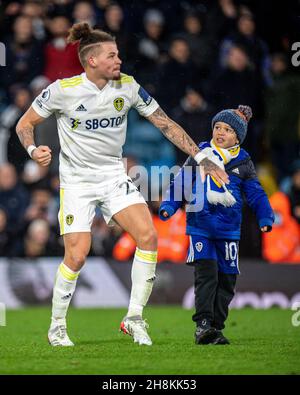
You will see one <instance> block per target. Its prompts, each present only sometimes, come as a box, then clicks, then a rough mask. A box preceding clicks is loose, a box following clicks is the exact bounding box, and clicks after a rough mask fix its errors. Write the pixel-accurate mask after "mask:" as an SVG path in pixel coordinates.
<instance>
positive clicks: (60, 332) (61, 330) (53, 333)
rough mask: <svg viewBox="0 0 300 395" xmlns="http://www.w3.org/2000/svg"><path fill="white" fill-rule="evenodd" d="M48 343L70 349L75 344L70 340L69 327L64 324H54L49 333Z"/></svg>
mask: <svg viewBox="0 0 300 395" xmlns="http://www.w3.org/2000/svg"><path fill="white" fill-rule="evenodd" d="M48 342H49V344H50V345H51V346H53V347H56V346H62V347H70V346H74V343H73V342H72V341H71V340H70V339H69V336H68V334H67V327H66V324H64V323H59V322H58V323H53V322H52V324H51V326H50V329H49V331H48Z"/></svg>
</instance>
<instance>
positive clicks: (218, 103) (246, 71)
mask: <svg viewBox="0 0 300 395" xmlns="http://www.w3.org/2000/svg"><path fill="white" fill-rule="evenodd" d="M260 82H261V81H260V79H259V78H257V74H256V73H255V71H254V70H253V69H252V68H251V65H250V63H249V57H248V56H247V54H246V52H245V50H244V49H243V48H242V47H239V46H232V47H231V48H230V50H229V51H228V54H227V57H226V66H225V68H224V70H222V71H221V72H220V73H218V74H217V75H216V76H213V77H212V80H211V85H210V87H209V88H210V89H209V91H210V96H209V97H210V102H211V103H212V104H213V105H214V106H215V107H216V110H217V111H218V110H221V109H223V108H225V107H229V108H235V107H237V106H238V104H239V103H247V104H249V105H250V106H251V107H252V109H253V111H254V112H255V114H256V117H255V120H253V122H252V123H251V124H250V125H249V131H248V139H247V141H246V142H245V148H246V149H247V150H248V151H249V152H250V154H251V157H252V160H253V161H254V162H256V161H257V160H258V158H259V154H260V152H259V149H258V147H259V141H260V139H261V132H262V127H261V119H262V111H263V101H262V87H261V84H260Z"/></svg>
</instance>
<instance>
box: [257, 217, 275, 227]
mask: <svg viewBox="0 0 300 395" xmlns="http://www.w3.org/2000/svg"><path fill="white" fill-rule="evenodd" d="M258 224H259V227H260V228H262V227H264V226H271V227H272V226H273V220H272V219H271V218H261V219H260V220H259V221H258Z"/></svg>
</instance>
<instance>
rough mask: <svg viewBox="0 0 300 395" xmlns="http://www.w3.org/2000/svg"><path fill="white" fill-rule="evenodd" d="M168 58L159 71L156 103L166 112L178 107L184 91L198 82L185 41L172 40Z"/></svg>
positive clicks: (180, 39) (195, 69)
mask: <svg viewBox="0 0 300 395" xmlns="http://www.w3.org/2000/svg"><path fill="white" fill-rule="evenodd" d="M169 57H170V59H169V60H168V61H167V62H166V63H165V64H164V65H163V66H162V67H161V69H160V73H159V76H158V87H157V97H158V101H159V103H161V106H162V107H163V108H164V109H165V110H166V111H170V110H171V109H173V108H174V107H175V106H177V105H179V103H180V100H181V99H182V98H183V97H184V95H185V92H186V89H187V88H188V87H190V86H195V83H196V81H199V76H197V68H196V66H195V64H194V63H193V61H192V60H191V58H190V49H189V46H188V44H187V42H186V40H184V39H183V38H180V37H178V38H175V39H173V41H172V43H171V45H170V49H169Z"/></svg>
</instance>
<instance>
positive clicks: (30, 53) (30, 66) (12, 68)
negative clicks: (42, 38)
mask: <svg viewBox="0 0 300 395" xmlns="http://www.w3.org/2000/svg"><path fill="white" fill-rule="evenodd" d="M3 41H4V44H5V46H6V64H8V65H9V67H0V85H1V86H2V87H4V88H5V89H6V91H7V92H8V90H9V88H11V87H12V86H13V85H14V84H20V83H22V84H29V83H30V81H31V80H32V79H33V78H34V77H35V76H36V75H39V74H41V72H42V70H43V63H44V59H43V47H42V44H41V43H40V42H39V41H37V40H36V39H35V38H34V37H33V31H32V20H31V18H30V17H28V16H18V17H17V18H16V20H15V22H14V25H13V36H10V37H5V38H4V40H3Z"/></svg>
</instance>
